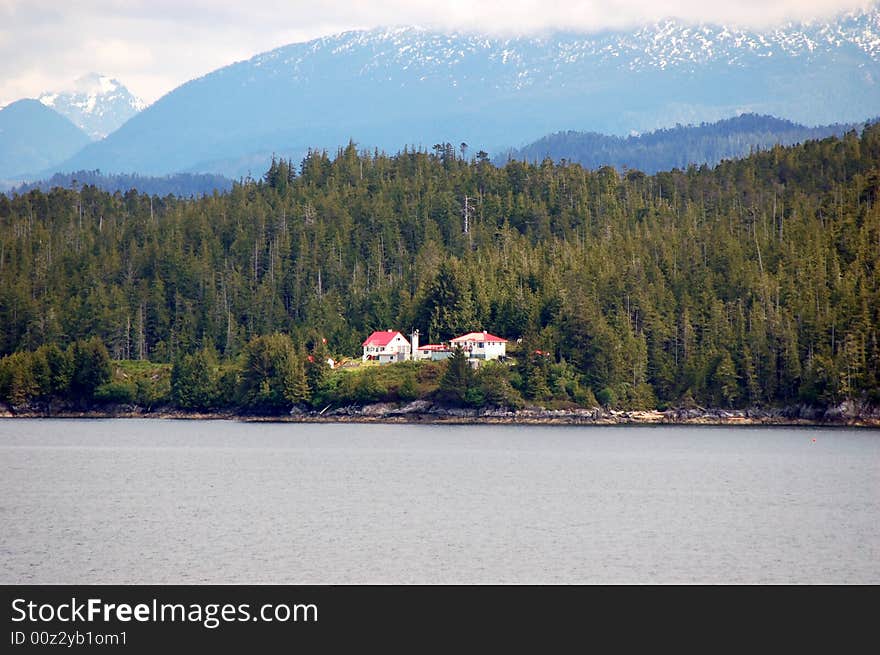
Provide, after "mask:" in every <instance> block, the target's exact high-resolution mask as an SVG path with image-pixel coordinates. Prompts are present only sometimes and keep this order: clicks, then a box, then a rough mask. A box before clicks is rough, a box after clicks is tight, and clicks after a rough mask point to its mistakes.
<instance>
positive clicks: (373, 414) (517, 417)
mask: <svg viewBox="0 0 880 655" xmlns="http://www.w3.org/2000/svg"><path fill="white" fill-rule="evenodd" d="M0 418H91V419H99V418H158V419H215V420H241V421H276V422H298V423H423V424H510V425H791V426H851V427H873V428H880V408H877V407H871V406H868V405H861V404H858V403H854V402H851V401H847V402H844V403H841V404H840V405H837V406H834V407H829V408H815V407H810V406H806V405H801V406H794V407H784V408H751V409H717V408H701V407H693V408H674V409H667V410H665V411H659V410H640V411H617V410H610V409H605V408H600V407H595V408H592V409H584V408H576V409H545V408H542V407H526V408H525V409H520V410H515V411H513V410H508V409H506V408H499V407H484V408H479V409H474V408H460V407H444V406H442V405H437V404H435V403H432V402H430V401H427V400H415V401H412V402H409V403H401V404H394V403H375V404H370V405H351V406H346V407H336V408H333V407H327V408H325V409H324V410H322V411H315V410H310V409H308V408H303V407H294V408H293V409H292V410H291V411H290V413H289V414H282V415H252V414H241V413H237V412H234V411H213V412H185V411H181V410H178V409H173V408H167V407H160V408H152V409H145V408H141V407H137V406H133V405H111V406H104V407H100V408H91V409H88V410H73V409H71V408H68V407H57V406H56V407H48V406H44V407H34V406H28V407H10V406H5V405H0Z"/></svg>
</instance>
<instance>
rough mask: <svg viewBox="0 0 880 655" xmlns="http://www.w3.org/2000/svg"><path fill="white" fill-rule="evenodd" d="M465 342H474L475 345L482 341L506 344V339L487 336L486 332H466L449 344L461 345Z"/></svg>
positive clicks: (492, 335) (491, 335)
mask: <svg viewBox="0 0 880 655" xmlns="http://www.w3.org/2000/svg"><path fill="white" fill-rule="evenodd" d="M465 341H476V342H477V343H480V342H484V341H497V342H499V343H507V339H502V338H501V337H496V336H495V335H494V334H489V333H488V332H468V333H467V334H463V335H461V336H460V337H455V339H453V340H452V341H451V343H463V342H465Z"/></svg>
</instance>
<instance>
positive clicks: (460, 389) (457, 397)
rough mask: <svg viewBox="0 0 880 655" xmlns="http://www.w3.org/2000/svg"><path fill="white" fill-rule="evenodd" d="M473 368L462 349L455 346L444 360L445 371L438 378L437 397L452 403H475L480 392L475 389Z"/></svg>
mask: <svg viewBox="0 0 880 655" xmlns="http://www.w3.org/2000/svg"><path fill="white" fill-rule="evenodd" d="M474 382H475V379H474V370H473V369H472V368H471V365H470V363H469V362H468V358H467V355H466V354H465V352H464V350H462V349H461V348H459V347H456V348H455V350H453V352H452V356H451V357H450V358H449V359H447V360H446V372H445V373H443V377H442V378H440V389H439V392H438V397H439V398H440V400H442V401H443V402H447V403H450V404H453V405H471V404H476V403H477V402H478V401H479V399H480V396H481V394H479V393H478V392H477V391H476V385H475V384H474Z"/></svg>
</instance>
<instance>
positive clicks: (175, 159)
mask: <svg viewBox="0 0 880 655" xmlns="http://www.w3.org/2000/svg"><path fill="white" fill-rule="evenodd" d="M878 108H880V5H875V6H873V7H872V8H871V9H870V10H866V11H858V12H851V13H847V14H843V15H840V16H839V17H838V18H837V19H836V20H833V21H828V22H813V23H806V24H789V25H783V26H779V27H777V28H775V29H771V30H766V31H754V30H744V29H738V28H734V27H730V26H717V25H689V24H686V23H683V22H680V21H673V20H667V21H662V22H660V23H656V24H653V25H647V26H644V27H642V28H640V29H637V30H633V31H627V32H604V33H598V34H576V33H555V34H550V35H546V36H542V37H518V38H498V37H489V36H485V35H479V34H472V33H452V34H447V33H441V32H437V31H432V30H427V29H422V28H418V27H398V28H383V29H374V30H369V31H354V32H346V33H343V34H338V35H335V36H328V37H325V38H321V39H316V40H314V41H310V42H307V43H297V44H293V45H289V46H284V47H281V48H278V49H275V50H272V51H270V52H266V53H263V54H260V55H257V56H255V57H253V58H252V59H250V60H247V61H243V62H239V63H236V64H233V65H231V66H227V67H225V68H222V69H219V70H217V71H214V72H213V73H210V74H208V75H206V76H204V77H202V78H199V79H197V80H193V81H191V82H189V83H187V84H185V85H183V86H181V87H179V88H178V89H176V90H174V91H173V92H171V93H169V94H167V95H166V96H164V97H163V98H162V99H161V100H159V101H158V102H157V103H155V104H154V105H153V106H151V107H149V108H147V109H146V110H144V111H143V112H141V113H140V114H138V115H137V116H135V117H134V118H132V119H131V120H130V121H129V122H128V123H127V124H125V125H124V126H123V127H122V128H121V129H119V130H118V131H117V132H115V133H114V134H112V135H110V136H109V137H108V138H107V139H105V140H104V141H102V142H100V143H98V144H93V145H91V146H89V147H87V148H86V149H85V150H84V151H83V152H82V153H80V155H78V156H77V157H76V158H74V160H72V161H71V162H69V167H74V168H86V169H90V168H101V169H102V170H105V171H120V172H125V171H131V170H137V171H138V172H142V173H150V174H163V173H170V172H175V171H208V172H221V173H225V174H227V175H233V176H238V175H240V174H243V173H246V172H247V171H248V170H252V171H254V172H256V173H258V172H259V171H261V170H263V166H262V164H263V163H265V161H267V160H268V158H269V157H270V156H271V153H273V152H275V153H278V154H280V155H284V156H291V157H299V156H301V155H302V154H304V152H305V151H306V149H307V148H309V147H322V148H328V149H331V150H332V149H333V148H335V147H337V146H338V145H342V144H345V143H346V142H347V141H348V140H349V139H354V140H355V141H356V142H358V143H359V144H360V145H361V146H362V147H367V148H371V147H379V148H384V149H387V150H389V151H396V150H398V149H401V148H403V147H404V146H406V145H409V144H413V145H416V146H422V147H426V148H430V147H431V145H432V144H434V143H437V142H440V141H450V142H453V143H459V142H462V141H464V142H467V143H468V144H470V146H471V150H472V151H473V152H475V151H476V150H477V149H479V148H482V149H484V150H487V151H489V152H499V151H501V150H502V149H504V148H506V147H510V146H517V145H520V144H524V143H527V142H529V141H532V140H534V139H537V138H539V137H541V136H543V135H546V134H549V133H551V132H557V131H559V130H564V129H574V130H590V131H595V132H603V133H607V134H618V135H624V134H628V133H629V132H630V131H633V130H634V131H638V132H645V131H649V130H652V129H656V128H659V127H666V126H671V125H674V124H676V123H699V122H703V121H715V120H719V119H721V118H726V117H730V116H735V115H739V114H741V113H744V112H753V113H760V114H769V115H774V116H779V117H783V118H786V119H790V120H794V121H797V122H799V123H803V124H805V125H819V124H830V123H842V122H857V121H860V120H864V119H865V118H867V117H870V116H876V115H877V114H878Z"/></svg>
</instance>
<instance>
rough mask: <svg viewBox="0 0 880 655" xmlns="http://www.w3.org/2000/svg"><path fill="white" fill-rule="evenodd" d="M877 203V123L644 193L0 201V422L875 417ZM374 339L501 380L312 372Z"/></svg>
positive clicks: (370, 187) (610, 185) (565, 169)
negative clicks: (861, 405) (862, 410)
mask: <svg viewBox="0 0 880 655" xmlns="http://www.w3.org/2000/svg"><path fill="white" fill-rule="evenodd" d="M878 196H880V125H877V124H875V125H870V126H868V127H866V128H865V129H864V130H863V131H862V132H861V133H857V132H855V131H850V132H848V133H846V134H845V135H843V136H842V137H840V138H837V137H830V138H826V139H823V140H817V141H808V142H806V143H804V144H802V145H797V146H790V147H782V146H775V147H772V148H770V149H768V150H766V151H762V152H758V153H755V154H752V155H751V156H749V157H747V158H745V159H741V160H736V161H724V162H722V163H720V164H718V165H717V166H715V167H713V168H710V167H707V166H702V167H699V168H698V167H693V166H692V167H690V168H687V169H686V170H672V171H669V172H661V173H656V174H654V175H646V174H644V173H642V172H640V171H638V170H630V171H628V172H626V173H623V174H621V173H619V172H617V171H616V170H615V169H614V168H611V167H603V168H599V169H597V170H592V171H591V170H587V169H585V168H583V167H581V166H580V165H577V164H571V163H566V162H563V163H559V164H556V163H554V162H552V161H551V160H549V159H547V160H545V161H543V162H542V163H539V164H530V163H525V162H520V161H509V162H507V163H506V164H505V165H504V166H496V165H495V164H493V163H492V162H491V161H490V160H489V158H488V156H487V154H486V153H485V152H479V153H476V154H471V153H469V149H468V146H467V144H464V143H462V144H455V145H454V144H450V143H438V144H436V145H435V146H434V147H433V148H432V149H430V150H428V151H423V150H422V151H419V150H415V151H414V150H409V149H406V150H403V151H402V152H399V153H397V154H395V155H388V154H384V153H380V152H375V151H374V152H362V151H359V150H358V148H357V146H356V144H354V143H350V144H349V145H348V146H347V147H345V148H341V149H340V150H339V151H338V152H336V153H335V155H334V156H330V155H328V153H327V152H324V151H313V152H310V153H309V154H308V156H307V157H306V158H305V159H304V160H303V161H302V162H301V163H299V164H297V163H294V162H292V161H287V160H284V159H275V160H274V161H273V162H272V165H271V167H270V168H269V170H268V171H267V172H266V173H265V175H264V176H263V177H262V178H261V179H259V180H245V181H242V182H240V183H235V184H234V185H233V186H232V188H231V190H229V191H226V192H223V193H219V192H215V193H214V194H212V195H206V196H203V197H198V198H189V199H183V198H178V197H175V196H172V195H167V196H159V195H148V194H146V193H139V192H138V191H136V190H130V191H127V192H125V193H123V192H119V191H117V192H114V193H109V192H106V191H101V190H99V189H98V188H96V187H95V186H93V185H88V184H86V185H83V186H82V187H80V188H78V189H75V190H74V189H64V188H60V187H59V188H54V189H52V190H50V191H48V192H45V191H42V190H39V189H34V190H30V191H28V192H25V193H19V194H13V195H12V196H6V195H0V356H2V357H3V358H2V359H0V399H2V400H3V401H4V402H7V403H13V404H14V403H26V402H29V401H32V400H35V399H36V400H39V399H41V398H42V399H46V398H52V397H56V398H57V397H63V398H67V399H73V400H77V399H79V400H81V401H83V402H95V401H100V400H102V399H103V400H106V401H108V402H109V401H114V400H117V401H137V402H140V403H145V404H148V405H149V404H151V403H152V404H155V403H163V402H167V403H170V404H173V405H176V406H178V407H182V408H208V407H216V406H231V405H235V406H237V407H244V408H250V409H252V410H254V411H270V412H281V411H288V410H289V409H290V407H291V406H292V405H293V404H295V403H299V404H306V405H312V406H318V405H323V404H324V403H333V402H369V401H375V400H383V399H385V400H387V399H392V400H406V399H413V398H418V397H425V396H426V395H431V397H433V398H437V399H440V400H442V401H444V402H448V403H450V404H462V405H471V406H479V405H486V404H499V405H508V406H521V404H522V403H523V402H529V403H535V404H543V405H545V406H550V405H552V404H553V403H557V404H559V403H569V404H574V405H583V406H591V405H594V404H596V403H599V404H602V405H606V406H609V407H620V408H656V407H661V408H662V407H668V406H678V405H681V404H683V403H698V404H701V405H704V406H716V407H781V406H790V405H793V404H811V405H819V406H830V405H832V404H834V403H839V402H841V401H842V400H845V399H859V400H862V401H867V402H870V403H875V404H876V403H878V402H880V334H878V330H880V266H878V264H880V197H878ZM387 328H393V329H396V330H401V331H402V332H404V334H408V333H409V331H410V330H411V329H415V328H417V329H419V330H420V332H421V334H422V343H428V342H432V343H437V342H440V341H443V340H448V339H449V338H451V337H453V336H456V335H457V334H461V333H463V332H467V331H471V330H487V331H489V332H492V333H494V334H498V335H501V336H503V337H505V338H507V339H509V340H510V342H511V343H510V348H509V351H510V358H509V361H508V362H506V363H503V364H492V365H487V366H485V367H483V368H481V369H480V370H478V371H476V372H474V371H471V370H470V368H469V367H467V366H462V364H461V358H460V357H458V356H456V357H454V358H453V360H449V361H448V362H444V363H433V362H431V363H425V364H422V365H419V364H417V363H404V364H399V365H390V366H387V367H372V368H368V367H361V369H360V370H359V369H357V368H354V369H352V370H351V371H346V370H344V369H340V370H333V371H330V370H328V369H327V367H326V366H325V365H324V364H323V362H324V361H325V360H326V358H327V357H333V358H334V359H335V360H337V361H340V360H342V361H344V360H345V359H346V358H350V359H352V360H359V358H360V353H361V342H362V341H363V339H364V338H365V337H366V336H367V335H368V334H369V333H370V332H371V331H373V330H377V329H387ZM380 369H381V370H380ZM151 385H152V386H151ZM157 385H159V386H157ZM161 385H164V386H161ZM160 387H161V388H160ZM432 394H433V395H432Z"/></svg>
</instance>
